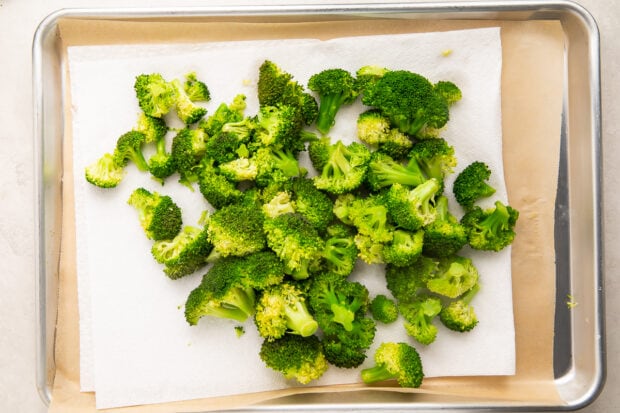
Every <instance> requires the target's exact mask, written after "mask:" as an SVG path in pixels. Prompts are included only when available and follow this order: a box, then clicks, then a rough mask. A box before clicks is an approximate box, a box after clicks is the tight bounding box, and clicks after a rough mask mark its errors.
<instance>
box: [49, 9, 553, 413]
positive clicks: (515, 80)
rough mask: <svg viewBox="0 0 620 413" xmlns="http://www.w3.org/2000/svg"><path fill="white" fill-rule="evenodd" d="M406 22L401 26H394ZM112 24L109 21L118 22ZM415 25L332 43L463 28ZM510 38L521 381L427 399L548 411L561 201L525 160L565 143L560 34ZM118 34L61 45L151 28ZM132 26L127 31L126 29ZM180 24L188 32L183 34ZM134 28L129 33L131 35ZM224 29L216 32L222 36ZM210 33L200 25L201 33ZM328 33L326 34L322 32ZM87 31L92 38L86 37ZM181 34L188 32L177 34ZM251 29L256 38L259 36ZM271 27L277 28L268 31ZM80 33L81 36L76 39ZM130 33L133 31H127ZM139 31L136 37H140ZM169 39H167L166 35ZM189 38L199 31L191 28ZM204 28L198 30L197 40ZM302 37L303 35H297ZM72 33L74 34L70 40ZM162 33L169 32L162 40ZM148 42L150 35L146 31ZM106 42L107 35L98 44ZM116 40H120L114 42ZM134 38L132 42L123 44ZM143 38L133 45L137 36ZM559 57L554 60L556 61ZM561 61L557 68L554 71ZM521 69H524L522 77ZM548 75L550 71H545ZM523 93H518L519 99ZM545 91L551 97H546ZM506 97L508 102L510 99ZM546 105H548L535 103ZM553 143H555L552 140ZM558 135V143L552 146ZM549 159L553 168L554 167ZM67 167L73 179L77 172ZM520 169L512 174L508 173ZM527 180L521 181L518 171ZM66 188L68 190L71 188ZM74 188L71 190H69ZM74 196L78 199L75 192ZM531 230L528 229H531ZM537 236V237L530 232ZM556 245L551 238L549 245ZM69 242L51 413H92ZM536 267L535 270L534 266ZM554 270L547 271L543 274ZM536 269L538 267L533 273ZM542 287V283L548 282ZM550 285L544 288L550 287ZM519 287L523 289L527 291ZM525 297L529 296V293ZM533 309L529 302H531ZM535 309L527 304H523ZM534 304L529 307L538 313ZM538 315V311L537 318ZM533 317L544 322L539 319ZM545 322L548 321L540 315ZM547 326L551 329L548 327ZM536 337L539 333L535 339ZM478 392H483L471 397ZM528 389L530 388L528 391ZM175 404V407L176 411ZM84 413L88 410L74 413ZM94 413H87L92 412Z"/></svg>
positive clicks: (482, 383)
mask: <svg viewBox="0 0 620 413" xmlns="http://www.w3.org/2000/svg"><path fill="white" fill-rule="evenodd" d="M395 23H398V24H395ZM110 24H111V23H110ZM315 25H319V26H320V24H307V25H301V27H300V26H299V25H295V27H294V30H295V34H296V37H299V36H300V35H302V34H303V33H304V31H307V32H309V33H312V32H316V29H317V27H313V26H315ZM412 25H413V23H412V22H406V21H397V22H394V21H391V22H389V24H388V23H386V22H379V21H373V22H372V24H368V23H367V22H366V23H360V22H338V23H337V24H330V26H329V27H330V29H333V33H334V35H337V34H338V32H339V31H341V32H344V33H346V34H348V35H350V34H351V31H353V32H356V33H360V34H372V33H385V32H398V31H403V32H409V31H413V30H424V29H427V30H431V29H447V28H450V29H453V28H456V26H459V24H455V23H453V24H451V25H446V26H442V24H439V25H438V26H435V27H421V25H420V24H419V22H417V23H416V24H415V25H413V26H412ZM501 25H502V28H503V32H502V40H503V43H504V72H503V75H504V80H503V88H502V94H503V97H504V98H503V103H502V111H503V113H504V149H505V153H504V157H505V168H506V178H507V181H508V186H509V194H510V200H511V203H512V204H513V205H515V206H516V207H517V208H519V209H520V210H521V211H522V216H523V217H524V218H523V219H522V220H521V221H520V228H518V230H519V236H518V239H517V242H516V243H515V245H514V246H513V253H514V254H513V263H514V265H513V290H514V291H515V294H514V297H515V315H516V319H517V340H516V343H517V352H518V353H517V354H518V358H517V374H516V375H515V376H512V377H501V378H478V377H477V378H454V379H428V380H426V381H425V385H424V386H423V389H422V391H425V392H429V393H435V392H438V393H441V394H445V395H448V394H453V395H459V394H460V395H468V396H472V395H475V396H477V397H481V398H485V397H489V398H502V399H506V400H545V401H546V402H548V403H554V402H557V395H555V393H554V391H553V388H552V382H551V378H552V369H551V356H552V345H551V344H552V333H553V331H552V329H553V301H554V293H553V288H554V272H553V252H552V251H550V250H549V249H546V248H541V247H540V246H541V245H550V241H549V237H552V226H553V199H551V198H542V197H541V196H540V195H539V194H543V193H547V194H548V193H554V192H555V191H554V188H555V184H556V179H557V172H556V169H557V159H551V160H550V159H545V160H544V161H542V162H540V164H538V163H536V162H534V161H533V160H532V159H531V158H528V159H526V160H522V155H520V154H525V153H527V154H528V155H529V154H530V152H529V151H524V150H523V145H524V144H525V142H537V141H538V140H540V139H543V140H544V142H546V143H548V144H549V151H543V152H542V153H547V154H549V153H551V154H557V152H558V150H557V145H558V142H559V113H560V109H561V106H560V103H561V93H560V91H561V76H559V75H558V73H561V49H562V42H561V30H560V28H559V27H558V26H557V25H555V24H549V23H542V22H538V23H536V24H534V23H511V24H506V23H502V24H501ZM112 26H114V30H112V31H111V32H113V33H116V34H117V35H118V38H117V39H113V38H109V39H106V38H105V36H104V37H101V36H100V35H101V34H102V33H108V34H109V33H111V32H109V31H108V30H109V29H110V26H108V25H107V24H103V25H102V26H101V27H99V25H98V24H93V22H88V23H87V24H85V26H81V24H80V23H79V22H71V24H70V25H63V38H64V40H65V41H66V42H67V44H71V43H72V40H75V39H80V42H85V43H86V44H90V43H89V42H88V37H89V36H84V34H85V33H91V34H92V35H93V37H92V38H96V39H98V40H97V41H99V42H101V41H104V42H105V41H111V42H112V43H114V42H117V41H120V42H122V41H123V37H124V36H128V35H129V34H131V33H133V34H135V33H136V31H137V32H142V33H144V31H143V29H148V27H146V26H143V25H134V24H132V23H116V24H112ZM128 26H129V27H128ZM163 26H164V28H167V29H169V31H168V33H169V34H173V33H175V32H176V33H177V34H178V33H180V36H176V37H175V39H182V38H183V36H184V35H185V34H184V33H187V32H186V30H184V29H186V28H189V27H190V26H194V28H196V27H195V25H189V26H187V25H172V27H166V25H163ZM177 26H181V28H179V27H177ZM208 26H209V35H210V36H213V35H215V33H219V34H220V35H224V34H225V35H226V37H229V35H230V34H231V33H235V35H239V34H240V33H242V34H244V35H249V36H250V37H252V35H255V36H259V37H260V35H261V34H262V35H263V36H265V35H268V36H267V37H269V36H274V35H276V33H277V34H278V35H280V36H281V37H285V36H286V35H287V34H288V33H287V32H288V31H290V30H292V29H293V27H291V26H287V25H284V26H282V27H280V26H277V28H278V29H281V30H274V29H275V27H272V26H271V25H268V26H270V27H267V26H264V25H252V24H250V25H241V27H242V28H243V29H244V30H230V31H229V29H230V26H226V27H220V26H219V25H217V24H214V23H211V24H209V25H208ZM130 27H131V29H130ZM218 27H219V28H220V29H222V30H220V31H218V30H216V29H217V28H218ZM198 28H202V26H198ZM323 28H324V27H323ZM85 29H88V30H87V31H84V30H85ZM177 29H180V30H179V31H177ZM251 29H253V30H251ZM266 29H269V30H266ZM73 30H75V31H73ZM125 30H127V32H125ZM134 30H135V31H134ZM164 32H165V31H164ZM190 32H191V30H190ZM198 32H200V30H198V31H194V32H193V34H194V35H196V34H197V33H198ZM298 32H300V33H299V34H298ZM72 33H73V35H72ZM76 33H80V36H79V37H75V36H74V35H75V34H76ZM158 33H160V34H161V32H158ZM144 34H147V33H144ZM98 35H99V36H98ZM113 37H114V36H113ZM130 37H131V36H128V37H125V39H127V38H130ZM133 38H135V37H133ZM541 56H544V60H545V61H546V62H548V63H549V64H547V65H545V69H549V70H548V71H542V70H541V68H540V66H539V65H538V64H535V62H537V61H540V59H541ZM553 57H555V59H553ZM553 63H555V65H554V64H553ZM517 67H518V70H517ZM541 72H542V73H541ZM523 79H528V86H529V87H531V89H529V88H527V87H526V88H524V87H523ZM515 91H516V93H515ZM545 92H546V93H545ZM507 96H508V97H509V98H507ZM538 102H540V105H537V103H538ZM525 116H526V117H527V118H528V119H529V120H530V122H529V123H527V132H528V133H527V134H522V132H523V130H522V129H523V128H522V127H520V125H523V123H522V122H520V120H521V119H523V117H525ZM550 137H551V138H550ZM554 137H557V138H558V139H554ZM70 158H71V157H70V156H66V157H65V159H66V160H68V161H69V160H70ZM524 161H525V162H528V164H531V165H541V166H542V165H544V166H545V167H548V168H549V169H548V170H546V169H545V170H544V171H541V172H544V173H542V174H540V175H539V174H537V175H536V176H546V177H549V179H548V180H543V179H538V180H535V181H532V180H531V179H526V177H524V176H523V174H522V173H520V172H521V170H520V168H519V165H520V163H521V162H524ZM550 161H551V162H550ZM531 165H529V169H528V170H529V171H531V173H533V171H532V169H533V168H532V167H531ZM69 166H70V165H68V168H67V170H66V171H67V172H69V171H70V170H71V168H70V167H69ZM511 170H512V171H513V173H511V172H510V171H511ZM517 172H519V173H517ZM67 183H70V180H68V182H67ZM67 187H68V188H67V189H68V190H70V186H69V185H67ZM69 193H71V192H69ZM65 211H66V213H67V214H66V215H65V218H66V221H65V223H66V224H67V226H66V228H67V231H69V230H70V229H71V226H72V219H71V216H72V215H71V213H72V211H71V207H70V206H69V205H67V207H66V209H65ZM523 222H528V225H527V226H524V225H523ZM531 229H532V230H531ZM551 239H552V238H551ZM64 240H65V241H67V242H66V243H65V245H63V247H64V248H63V254H64V255H63V258H64V259H63V267H62V268H63V271H62V274H61V276H62V280H61V291H60V294H61V306H60V308H59V325H58V332H59V333H58V339H57V343H56V344H57V366H58V367H57V374H56V384H55V389H54V403H53V406H52V410H53V409H55V408H58V409H59V410H57V411H71V408H73V407H75V408H76V409H77V408H78V407H77V406H80V407H79V408H80V409H81V408H86V406H91V407H90V408H92V405H93V404H92V402H93V399H92V395H90V394H79V392H78V393H77V394H76V390H77V389H78V388H79V387H78V385H79V384H78V383H79V375H78V370H77V368H76V363H77V359H76V350H77V348H78V347H77V338H78V337H77V336H76V329H77V324H76V322H77V319H76V318H75V317H76V316H77V314H76V313H75V299H76V298H75V297H76V295H77V294H76V291H75V284H74V283H75V273H74V271H73V270H74V267H75V264H74V259H75V258H74V255H73V251H74V249H75V248H74V245H72V244H71V242H72V239H71V238H70V237H64ZM534 264H535V265H534ZM541 268H542V269H546V270H541ZM531 269H536V270H535V271H531ZM533 274H535V276H536V278H537V285H538V286H539V287H540V288H539V289H538V290H536V291H531V289H527V288H526V287H525V288H524V286H525V285H527V284H528V281H529V278H530V277H532V276H534V275H533ZM541 282H542V284H541ZM543 285H544V287H545V288H543ZM519 286H521V289H519ZM524 290H525V291H524ZM528 301H531V302H530V303H528ZM524 302H525V303H527V304H528V305H523V304H522V303H524ZM530 304H531V305H530ZM530 312H531V313H530ZM531 314H537V315H536V317H533V316H532V315H531ZM541 315H542V316H541ZM528 318H529V319H530V320H532V319H536V320H537V322H536V323H535V324H534V323H527V322H526V321H525V320H527V319H528ZM545 320H546V322H545ZM532 334H533V335H532ZM531 337H538V338H539V340H531ZM338 389H341V390H353V389H355V390H358V388H357V387H356V386H344V387H342V388H330V389H328V390H330V391H333V390H338ZM472 389H475V391H472ZM392 390H395V391H399V392H400V391H403V390H401V389H392ZM524 390H527V391H525V392H524ZM291 391H292V392H295V391H298V390H296V389H293V390H287V391H284V392H276V393H270V394H258V395H245V396H243V397H235V398H220V399H218V400H209V401H208V403H206V404H205V403H204V402H201V401H196V402H190V403H181V404H170V405H168V407H166V406H165V405H162V406H158V407H157V408H161V409H162V410H161V411H167V410H166V409H174V408H177V407H178V408H181V407H179V406H183V407H182V409H183V410H188V409H201V410H204V409H207V408H222V407H229V406H235V405H244V404H246V403H250V402H258V401H261V400H264V399H268V398H270V397H276V396H280V395H282V394H287V393H289V392H291ZM303 391H306V392H308V391H326V389H316V390H314V389H304V390H303ZM172 406H177V407H172ZM76 411H82V410H76ZM85 411H87V410H85ZM148 411H156V410H155V407H154V406H149V408H148Z"/></svg>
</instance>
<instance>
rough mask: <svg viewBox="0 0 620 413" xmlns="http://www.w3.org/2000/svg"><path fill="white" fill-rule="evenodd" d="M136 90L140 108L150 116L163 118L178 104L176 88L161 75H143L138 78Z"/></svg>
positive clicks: (135, 84)
mask: <svg viewBox="0 0 620 413" xmlns="http://www.w3.org/2000/svg"><path fill="white" fill-rule="evenodd" d="M134 90H135V92H136V97H137V99H138V104H139V105H140V108H141V109H142V110H143V111H144V113H146V114H147V115H149V116H153V117H155V118H161V117H162V116H164V115H165V114H167V113H168V112H169V111H170V109H172V108H173V107H174V105H175V102H176V98H177V96H176V88H175V87H174V85H172V83H170V82H167V81H166V80H165V79H164V78H163V76H162V75H161V74H159V73H151V74H141V75H139V76H137V77H136V80H135V82H134Z"/></svg>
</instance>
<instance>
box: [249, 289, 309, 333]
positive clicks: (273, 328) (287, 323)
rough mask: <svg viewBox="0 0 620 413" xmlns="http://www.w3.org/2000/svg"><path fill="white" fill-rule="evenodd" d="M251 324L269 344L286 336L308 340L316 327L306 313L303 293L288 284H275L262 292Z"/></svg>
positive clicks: (306, 308) (307, 312)
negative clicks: (253, 322)
mask: <svg viewBox="0 0 620 413" xmlns="http://www.w3.org/2000/svg"><path fill="white" fill-rule="evenodd" d="M254 321H255V323H256V327H257V328H258V332H259V334H260V336H261V337H263V338H265V339H267V340H271V341H273V340H275V339H278V338H281V337H282V336H283V335H284V334H286V333H289V334H297V335H300V336H302V337H308V336H310V335H312V334H314V333H315V332H316V330H317V328H318V324H317V322H316V321H315V320H314V318H313V317H312V315H311V314H310V312H309V311H308V307H307V305H306V298H305V296H304V294H303V292H302V290H300V289H299V288H297V287H296V286H295V285H294V284H292V283H290V282H283V283H281V284H278V285H274V286H272V287H270V288H267V289H265V290H263V291H262V292H261V295H260V297H259V299H258V302H257V304H256V314H255V315H254Z"/></svg>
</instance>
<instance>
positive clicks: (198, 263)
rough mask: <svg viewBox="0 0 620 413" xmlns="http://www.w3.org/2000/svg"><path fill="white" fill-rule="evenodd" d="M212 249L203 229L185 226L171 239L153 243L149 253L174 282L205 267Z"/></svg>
mask: <svg viewBox="0 0 620 413" xmlns="http://www.w3.org/2000/svg"><path fill="white" fill-rule="evenodd" d="M212 248H213V246H212V245H211V243H210V242H209V240H208V238H207V232H206V231H205V230H204V229H202V228H198V227H194V226H186V227H184V228H182V229H181V231H180V232H179V234H178V235H177V236H176V237H174V238H173V239H171V240H161V241H156V242H155V243H153V246H152V248H151V253H152V254H153V258H155V260H156V261H157V262H159V263H160V264H163V265H164V273H165V274H166V275H167V276H168V277H169V278H171V279H173V280H174V279H177V278H181V277H183V276H186V275H189V274H192V273H194V272H196V271H197V270H198V269H200V268H201V267H203V266H205V265H206V258H207V256H208V255H209V253H210V252H211V249H212Z"/></svg>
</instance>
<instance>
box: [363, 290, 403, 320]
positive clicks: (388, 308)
mask: <svg viewBox="0 0 620 413" xmlns="http://www.w3.org/2000/svg"><path fill="white" fill-rule="evenodd" d="M369 310H370V314H372V318H374V319H375V320H377V321H380V322H382V323H384V324H390V323H393V322H394V321H396V320H397V319H398V306H397V305H396V302H395V301H394V300H392V299H391V298H388V296H386V295H385V294H379V295H376V296H375V298H373V299H372V301H371V302H370V307H369Z"/></svg>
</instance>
